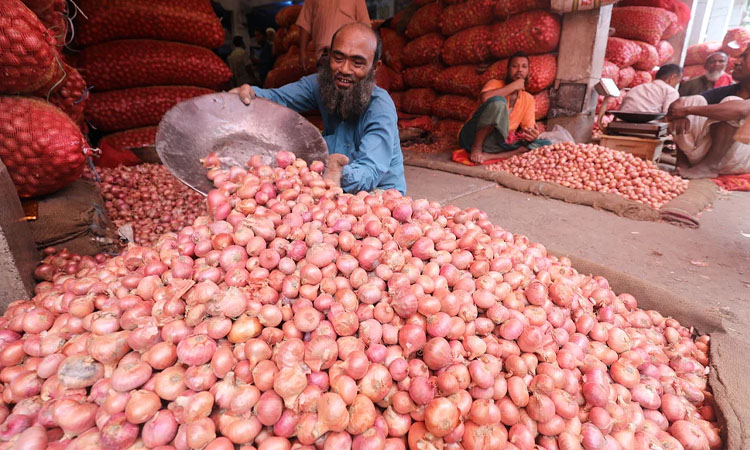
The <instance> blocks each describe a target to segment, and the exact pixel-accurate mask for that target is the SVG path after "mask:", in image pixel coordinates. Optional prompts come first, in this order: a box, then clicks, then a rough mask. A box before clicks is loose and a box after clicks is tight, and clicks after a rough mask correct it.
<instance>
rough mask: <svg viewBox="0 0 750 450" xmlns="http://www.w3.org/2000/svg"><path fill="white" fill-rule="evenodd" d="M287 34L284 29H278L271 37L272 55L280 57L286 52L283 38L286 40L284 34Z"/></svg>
mask: <svg viewBox="0 0 750 450" xmlns="http://www.w3.org/2000/svg"><path fill="white" fill-rule="evenodd" d="M288 32H289V30H288V29H286V28H279V29H278V30H276V34H275V35H274V37H273V54H274V55H281V54H283V53H285V52H286V50H284V48H283V47H284V38H286V34H287V33H288Z"/></svg>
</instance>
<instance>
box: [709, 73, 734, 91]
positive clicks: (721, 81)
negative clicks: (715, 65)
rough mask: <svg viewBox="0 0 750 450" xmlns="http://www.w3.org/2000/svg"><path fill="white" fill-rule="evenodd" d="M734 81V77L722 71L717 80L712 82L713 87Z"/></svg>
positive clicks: (727, 84)
mask: <svg viewBox="0 0 750 450" xmlns="http://www.w3.org/2000/svg"><path fill="white" fill-rule="evenodd" d="M732 83H734V79H733V78H732V76H731V75H729V74H728V73H726V72H724V73H722V74H721V76H720V77H719V79H718V80H716V82H715V83H714V89H716V88H718V87H722V86H729V85H730V84H732Z"/></svg>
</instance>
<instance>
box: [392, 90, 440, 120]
mask: <svg viewBox="0 0 750 450" xmlns="http://www.w3.org/2000/svg"><path fill="white" fill-rule="evenodd" d="M436 99H437V94H436V93H435V91H433V90H432V89H429V88H419V89H409V90H408V91H404V95H403V97H401V102H400V103H401V110H402V111H405V112H408V113H411V114H430V113H431V112H432V104H433V103H434V102H435V100H436Z"/></svg>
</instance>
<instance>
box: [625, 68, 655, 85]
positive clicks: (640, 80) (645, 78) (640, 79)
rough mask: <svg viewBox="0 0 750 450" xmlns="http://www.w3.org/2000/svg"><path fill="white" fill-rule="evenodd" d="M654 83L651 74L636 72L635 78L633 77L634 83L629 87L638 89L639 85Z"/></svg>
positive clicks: (641, 71) (642, 71) (643, 71)
mask: <svg viewBox="0 0 750 450" xmlns="http://www.w3.org/2000/svg"><path fill="white" fill-rule="evenodd" d="M651 81H653V77H652V76H651V72H646V71H645V70H636V71H635V76H633V81H631V82H630V85H629V86H628V87H631V88H632V87H636V86H638V85H639V84H646V83H650V82H651Z"/></svg>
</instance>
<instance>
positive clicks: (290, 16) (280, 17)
mask: <svg viewBox="0 0 750 450" xmlns="http://www.w3.org/2000/svg"><path fill="white" fill-rule="evenodd" d="M300 11H302V5H291V6H287V7H285V8H281V9H280V10H279V12H277V13H276V16H275V17H274V20H275V21H276V24H277V25H278V26H280V27H289V26H292V25H293V24H294V23H295V22H296V21H297V18H298V17H299V13H300Z"/></svg>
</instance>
